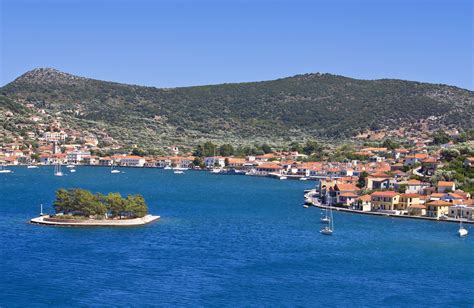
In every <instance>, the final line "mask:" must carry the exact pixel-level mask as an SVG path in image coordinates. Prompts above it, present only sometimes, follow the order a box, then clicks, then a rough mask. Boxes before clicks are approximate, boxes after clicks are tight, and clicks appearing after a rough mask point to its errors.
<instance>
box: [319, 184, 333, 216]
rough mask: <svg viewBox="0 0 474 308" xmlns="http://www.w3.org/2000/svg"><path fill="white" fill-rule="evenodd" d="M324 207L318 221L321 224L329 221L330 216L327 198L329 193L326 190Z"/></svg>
mask: <svg viewBox="0 0 474 308" xmlns="http://www.w3.org/2000/svg"><path fill="white" fill-rule="evenodd" d="M325 199H326V207H325V208H324V211H323V212H321V218H320V220H319V221H320V222H321V223H323V224H328V223H330V222H331V218H330V217H329V216H330V215H329V214H330V213H329V204H330V202H329V201H330V200H329V193H328V192H327V191H326V198H325Z"/></svg>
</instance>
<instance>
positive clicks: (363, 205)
mask: <svg viewBox="0 0 474 308" xmlns="http://www.w3.org/2000/svg"><path fill="white" fill-rule="evenodd" d="M354 209H356V210H359V211H363V212H370V211H371V210H372V197H371V196H370V195H363V196H360V197H359V199H358V200H357V202H356V203H355V204H354Z"/></svg>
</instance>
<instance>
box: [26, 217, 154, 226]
mask: <svg viewBox="0 0 474 308" xmlns="http://www.w3.org/2000/svg"><path fill="white" fill-rule="evenodd" d="M158 219H160V216H153V215H146V216H145V217H142V218H133V219H122V220H95V219H85V220H66V219H54V218H50V217H49V215H43V216H39V217H36V218H33V219H31V220H30V223H33V224H40V225H49V226H63V227H132V226H142V225H146V224H149V223H151V222H154V221H157V220H158Z"/></svg>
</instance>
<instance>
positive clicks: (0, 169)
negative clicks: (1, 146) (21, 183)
mask: <svg viewBox="0 0 474 308" xmlns="http://www.w3.org/2000/svg"><path fill="white" fill-rule="evenodd" d="M11 172H12V171H11V170H9V169H5V167H4V166H3V165H0V173H11Z"/></svg>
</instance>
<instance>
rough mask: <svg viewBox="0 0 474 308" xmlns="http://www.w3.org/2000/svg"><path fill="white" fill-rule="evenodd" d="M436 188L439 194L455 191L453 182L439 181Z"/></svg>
mask: <svg viewBox="0 0 474 308" xmlns="http://www.w3.org/2000/svg"><path fill="white" fill-rule="evenodd" d="M436 186H437V187H438V192H439V193H444V192H446V191H450V192H452V191H455V190H456V184H455V183H454V182H446V181H439V182H438V185H436Z"/></svg>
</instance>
